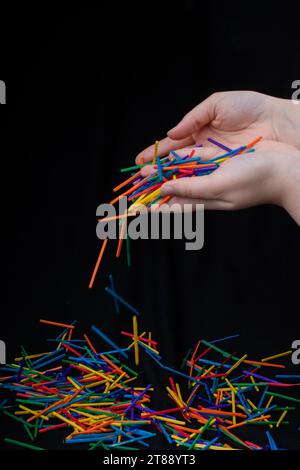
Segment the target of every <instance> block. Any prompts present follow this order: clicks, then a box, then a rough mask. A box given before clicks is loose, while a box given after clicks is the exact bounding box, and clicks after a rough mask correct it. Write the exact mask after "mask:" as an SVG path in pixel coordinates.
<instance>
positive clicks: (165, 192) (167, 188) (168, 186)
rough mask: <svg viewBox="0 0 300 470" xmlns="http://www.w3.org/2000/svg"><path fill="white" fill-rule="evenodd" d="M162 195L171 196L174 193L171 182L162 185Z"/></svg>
mask: <svg viewBox="0 0 300 470" xmlns="http://www.w3.org/2000/svg"><path fill="white" fill-rule="evenodd" d="M160 193H161V195H162V196H171V194H173V187H172V185H171V184H165V185H164V186H162V188H161V191H160Z"/></svg>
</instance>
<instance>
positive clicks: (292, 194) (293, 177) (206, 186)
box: [144, 141, 300, 224]
mask: <svg viewBox="0 0 300 470" xmlns="http://www.w3.org/2000/svg"><path fill="white" fill-rule="evenodd" d="M199 152H201V149H199ZM180 153H186V150H185V149H182V151H180ZM202 158H203V153H202ZM151 171H153V170H151V168H150V167H148V168H145V169H144V174H145V173H147V172H151ZM161 196H162V197H164V196H171V197H172V198H171V199H170V201H169V204H170V205H172V204H174V203H179V204H180V205H183V204H196V203H198V204H204V205H205V209H212V210H237V209H243V208H246V207H251V206H256V205H260V204H276V205H279V206H282V207H284V208H285V209H286V210H287V211H288V212H289V213H290V215H291V216H292V217H293V218H294V219H295V220H296V221H297V222H298V223H299V224H300V151H299V150H297V149H296V148H295V147H292V146H291V145H288V144H282V143H278V142H274V141H264V142H261V143H260V144H259V149H257V150H256V151H255V152H253V153H248V154H247V153H245V154H241V155H238V156H235V157H233V158H229V159H228V160H226V161H225V162H223V163H222V164H221V165H220V167H219V168H218V169H217V170H215V171H214V172H213V173H211V174H210V175H205V176H197V177H192V178H180V179H177V180H173V181H168V182H166V183H165V184H164V185H163V186H162V187H161Z"/></svg>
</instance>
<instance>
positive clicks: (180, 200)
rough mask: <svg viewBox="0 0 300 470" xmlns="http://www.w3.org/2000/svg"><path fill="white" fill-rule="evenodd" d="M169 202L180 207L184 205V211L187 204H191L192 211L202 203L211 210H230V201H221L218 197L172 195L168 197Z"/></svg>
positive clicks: (206, 208)
mask: <svg viewBox="0 0 300 470" xmlns="http://www.w3.org/2000/svg"><path fill="white" fill-rule="evenodd" d="M170 203H171V204H176V205H179V206H181V207H183V208H184V207H186V209H185V212H188V210H187V206H191V209H192V210H193V211H194V210H196V209H197V204H204V209H205V210H213V211H226V210H231V209H232V207H231V203H230V202H228V201H222V200H220V199H196V200H195V199H191V198H184V197H172V199H170Z"/></svg>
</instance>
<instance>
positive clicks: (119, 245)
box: [116, 220, 127, 258]
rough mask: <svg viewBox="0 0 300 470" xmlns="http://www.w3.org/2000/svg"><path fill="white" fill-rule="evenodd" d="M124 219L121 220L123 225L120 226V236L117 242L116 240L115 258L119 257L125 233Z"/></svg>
mask: <svg viewBox="0 0 300 470" xmlns="http://www.w3.org/2000/svg"><path fill="white" fill-rule="evenodd" d="M126 225H127V224H126V220H124V222H123V225H122V227H121V232H120V237H119V242H118V248H117V252H116V258H119V257H120V254H121V250H122V245H123V240H124V238H123V235H124V233H125V230H126Z"/></svg>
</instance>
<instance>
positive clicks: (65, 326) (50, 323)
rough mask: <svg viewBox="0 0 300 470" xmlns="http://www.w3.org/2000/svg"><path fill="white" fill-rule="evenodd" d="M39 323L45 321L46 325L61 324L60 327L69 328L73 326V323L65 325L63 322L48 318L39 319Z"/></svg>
mask: <svg viewBox="0 0 300 470" xmlns="http://www.w3.org/2000/svg"><path fill="white" fill-rule="evenodd" d="M40 323H46V324H47V325H54V326H61V327H62V328H71V329H72V330H73V329H74V328H75V326H74V325H66V324H65V323H57V322H56V321H50V320H42V319H40Z"/></svg>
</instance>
